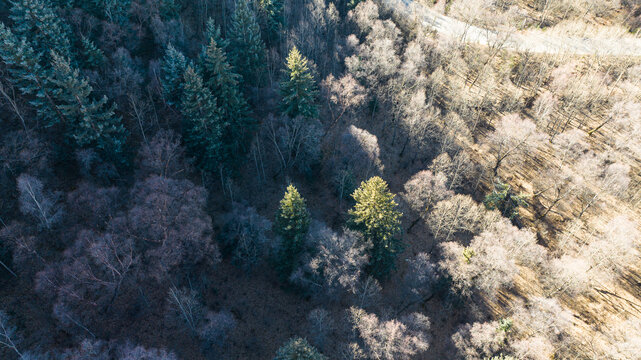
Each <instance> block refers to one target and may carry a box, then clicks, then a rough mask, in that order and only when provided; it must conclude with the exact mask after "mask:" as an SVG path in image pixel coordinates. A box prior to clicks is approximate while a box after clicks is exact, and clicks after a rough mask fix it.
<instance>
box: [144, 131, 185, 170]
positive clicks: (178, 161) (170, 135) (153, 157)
mask: <svg viewBox="0 0 641 360" xmlns="http://www.w3.org/2000/svg"><path fill="white" fill-rule="evenodd" d="M184 154H185V151H184V149H183V147H182V146H181V145H180V136H178V135H176V134H174V132H173V131H171V130H159V131H158V132H157V133H156V135H154V137H153V138H152V139H151V141H149V143H145V144H144V145H143V146H142V147H141V148H140V151H139V152H138V158H139V164H140V171H141V174H140V177H141V178H146V177H147V176H149V175H152V174H155V175H160V176H163V177H171V178H177V177H184V176H185V173H187V172H188V170H189V166H188V165H187V163H186V162H185V157H184V156H185V155H184Z"/></svg>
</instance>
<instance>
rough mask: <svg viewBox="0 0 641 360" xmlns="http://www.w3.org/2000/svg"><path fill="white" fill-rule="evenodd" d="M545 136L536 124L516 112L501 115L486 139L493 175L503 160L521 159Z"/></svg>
mask: <svg viewBox="0 0 641 360" xmlns="http://www.w3.org/2000/svg"><path fill="white" fill-rule="evenodd" d="M545 138H546V136H545V135H544V134H542V133H540V132H538V131H537V130H536V124H534V123H533V122H532V121H530V120H528V119H521V117H520V116H519V115H517V114H512V115H506V116H504V117H502V118H501V120H500V121H499V123H498V124H497V125H496V126H495V128H494V132H492V133H491V134H490V135H489V137H488V139H487V142H488V144H489V146H490V151H491V153H492V156H493V157H494V163H493V164H492V171H493V173H494V175H496V174H497V172H498V170H499V167H500V166H501V164H502V163H503V162H504V161H506V160H507V159H510V160H513V159H516V160H521V159H522V158H523V156H525V155H527V154H529V153H531V152H532V151H533V150H535V149H536V148H538V147H539V146H540V145H541V144H542V143H543V141H544V140H545Z"/></svg>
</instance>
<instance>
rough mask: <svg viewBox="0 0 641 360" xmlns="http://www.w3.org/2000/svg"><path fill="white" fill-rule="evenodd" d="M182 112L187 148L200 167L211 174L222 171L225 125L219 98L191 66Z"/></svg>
mask: <svg viewBox="0 0 641 360" xmlns="http://www.w3.org/2000/svg"><path fill="white" fill-rule="evenodd" d="M181 110H182V113H183V116H184V120H183V137H184V139H185V145H186V146H187V149H188V150H189V152H190V153H191V155H192V156H194V158H195V159H196V163H197V165H198V166H199V167H200V168H202V169H204V170H208V171H216V170H219V168H220V165H221V161H220V160H221V159H220V154H221V152H222V151H221V150H222V144H221V142H222V135H223V131H222V129H223V128H224V124H222V119H221V116H220V113H219V110H218V107H217V106H216V98H215V97H214V96H213V95H212V93H211V91H210V90H209V89H208V88H207V87H205V85H204V84H203V80H202V78H201V76H200V75H199V74H198V73H197V72H196V70H194V68H193V67H191V66H188V67H187V70H186V71H185V74H184V90H183V95H182V109H181Z"/></svg>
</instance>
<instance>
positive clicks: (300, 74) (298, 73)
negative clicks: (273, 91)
mask: <svg viewBox="0 0 641 360" xmlns="http://www.w3.org/2000/svg"><path fill="white" fill-rule="evenodd" d="M286 65H287V69H286V70H285V71H284V75H285V76H284V79H283V81H281V83H280V90H281V96H282V97H283V100H282V104H281V105H282V108H283V111H284V112H285V114H287V115H288V116H290V117H296V116H299V115H301V116H304V117H307V118H315V117H317V116H318V108H317V107H316V105H315V102H316V96H317V95H318V89H317V88H316V82H315V81H314V76H313V75H312V73H311V71H310V70H309V67H308V66H307V59H306V58H305V57H304V56H303V55H301V53H300V52H299V51H298V49H297V48H296V47H294V48H292V49H291V50H290V52H289V56H287V64H286Z"/></svg>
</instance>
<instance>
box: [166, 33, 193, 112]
mask: <svg viewBox="0 0 641 360" xmlns="http://www.w3.org/2000/svg"><path fill="white" fill-rule="evenodd" d="M188 65H189V63H188V61H187V59H186V58H185V55H183V54H182V53H181V52H180V51H178V50H176V48H174V47H173V45H171V44H169V45H168V46H167V50H166V51H165V56H164V57H163V61H162V72H163V82H162V89H163V95H164V96H165V100H166V101H167V103H168V104H169V105H176V104H180V101H181V96H182V88H183V80H184V76H185V70H186V69H187V66H188Z"/></svg>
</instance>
